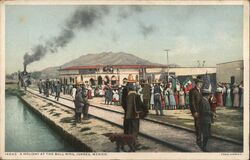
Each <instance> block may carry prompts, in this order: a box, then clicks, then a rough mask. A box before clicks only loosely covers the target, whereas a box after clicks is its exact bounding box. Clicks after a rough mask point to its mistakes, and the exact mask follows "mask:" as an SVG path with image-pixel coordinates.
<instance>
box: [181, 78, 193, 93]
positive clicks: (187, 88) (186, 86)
mask: <svg viewBox="0 0 250 160" xmlns="http://www.w3.org/2000/svg"><path fill="white" fill-rule="evenodd" d="M183 87H184V90H185V92H187V91H190V90H191V89H192V88H193V84H192V81H191V80H190V78H187V79H186V80H185V81H184V82H183Z"/></svg>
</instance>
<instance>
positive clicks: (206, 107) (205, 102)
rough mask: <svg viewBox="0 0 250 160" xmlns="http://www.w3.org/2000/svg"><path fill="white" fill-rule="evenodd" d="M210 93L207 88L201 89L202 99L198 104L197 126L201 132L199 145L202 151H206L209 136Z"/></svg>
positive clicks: (211, 114) (210, 119) (210, 115)
mask: <svg viewBox="0 0 250 160" xmlns="http://www.w3.org/2000/svg"><path fill="white" fill-rule="evenodd" d="M210 95H211V91H209V90H208V89H203V91H202V96H203V97H202V99H201V103H200V106H199V109H198V110H199V111H198V113H199V128H200V134H201V137H202V139H201V143H200V147H201V149H202V151H204V152H207V142H208V138H209V136H210V128H211V123H212V117H213V113H212V112H211V108H210V103H209V97H210Z"/></svg>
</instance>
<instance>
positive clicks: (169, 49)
mask: <svg viewBox="0 0 250 160" xmlns="http://www.w3.org/2000/svg"><path fill="white" fill-rule="evenodd" d="M164 51H166V53H167V66H168V70H167V71H168V72H167V76H168V77H167V83H168V78H169V62H168V51H170V49H165V50H164Z"/></svg>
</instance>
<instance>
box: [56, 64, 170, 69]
mask: <svg viewBox="0 0 250 160" xmlns="http://www.w3.org/2000/svg"><path fill="white" fill-rule="evenodd" d="M105 66H108V65H94V66H72V67H66V68H62V69H60V70H79V69H98V68H102V67H105ZM109 66H112V67H113V68H119V69H130V68H133V69H139V68H167V67H168V66H165V65H109Z"/></svg>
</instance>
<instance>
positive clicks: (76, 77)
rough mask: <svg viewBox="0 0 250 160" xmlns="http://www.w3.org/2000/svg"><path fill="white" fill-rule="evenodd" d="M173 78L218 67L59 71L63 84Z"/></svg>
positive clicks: (101, 67) (106, 67)
mask: <svg viewBox="0 0 250 160" xmlns="http://www.w3.org/2000/svg"><path fill="white" fill-rule="evenodd" d="M168 70H169V75H173V76H176V77H177V76H189V75H192V76H196V75H200V74H206V73H208V74H212V73H216V67H170V68H168V66H163V65H95V66H72V67H66V68H60V69H59V78H60V81H61V82H62V83H63V84H75V83H76V82H80V83H85V84H86V83H88V84H90V85H103V84H111V85H121V84H123V80H126V79H127V78H128V75H129V74H132V76H133V77H134V79H136V80H137V81H139V80H141V79H147V80H148V81H149V83H151V82H153V81H154V80H155V79H158V80H160V79H163V78H164V79H165V78H166V77H167V71H168Z"/></svg>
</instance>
